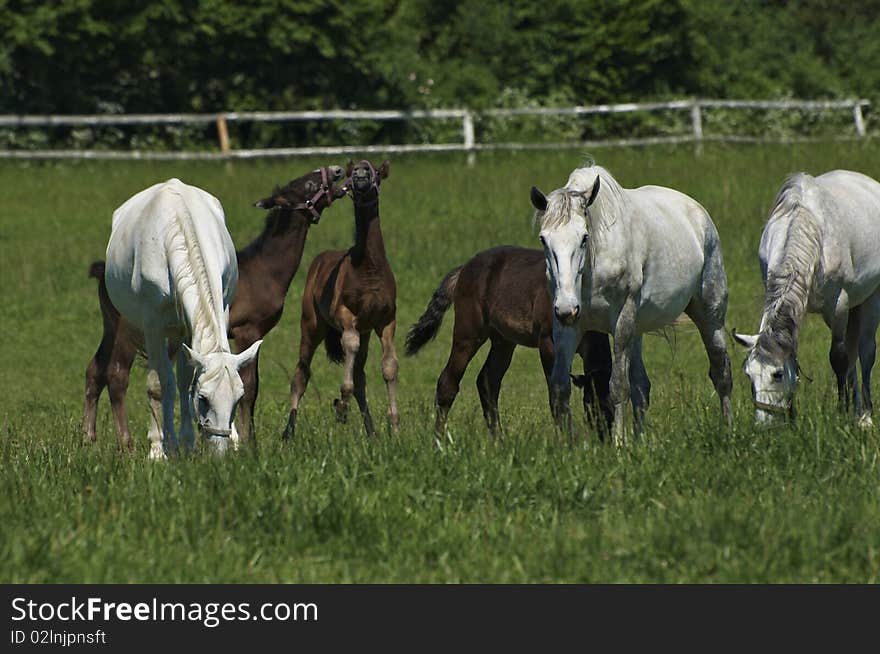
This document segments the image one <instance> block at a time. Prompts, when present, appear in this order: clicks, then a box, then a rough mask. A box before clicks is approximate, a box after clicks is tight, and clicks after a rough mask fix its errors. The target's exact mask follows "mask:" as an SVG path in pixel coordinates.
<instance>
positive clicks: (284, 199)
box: [254, 166, 346, 225]
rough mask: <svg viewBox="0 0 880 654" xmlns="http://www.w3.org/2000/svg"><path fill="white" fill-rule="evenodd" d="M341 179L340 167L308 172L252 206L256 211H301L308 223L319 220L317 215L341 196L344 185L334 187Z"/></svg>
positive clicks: (315, 222) (319, 215) (328, 167)
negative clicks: (307, 216) (277, 209)
mask: <svg viewBox="0 0 880 654" xmlns="http://www.w3.org/2000/svg"><path fill="white" fill-rule="evenodd" d="M341 179H342V167H341V166H325V167H323V168H318V169H317V170H314V171H312V172H311V173H310V174H308V175H303V176H302V177H300V178H298V179H295V180H293V181H292V182H288V184H287V185H286V186H282V187H278V188H276V189H275V190H274V191H273V192H272V195H270V196H268V197H265V198H263V199H262V200H258V201H257V202H255V203H254V206H255V207H257V208H259V209H274V208H275V207H280V208H281V209H291V210H294V211H296V210H301V211H305V212H307V213H308V214H309V218H310V220H311V222H312V224H315V225H317V224H318V221H320V220H321V212H322V211H323V210H324V209H326V208H327V207H329V206H330V204H331V203H332V202H333V201H334V200H337V199H339V198H341V197H342V196H344V195H345V192H346V188H345V187H344V186H340V187H337V186H336V182H338V181H340V180H341Z"/></svg>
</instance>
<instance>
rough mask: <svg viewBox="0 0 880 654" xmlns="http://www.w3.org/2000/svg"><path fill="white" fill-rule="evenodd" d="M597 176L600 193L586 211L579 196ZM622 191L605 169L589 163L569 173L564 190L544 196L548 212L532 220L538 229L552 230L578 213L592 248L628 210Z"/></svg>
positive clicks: (591, 186) (565, 223) (539, 213)
mask: <svg viewBox="0 0 880 654" xmlns="http://www.w3.org/2000/svg"><path fill="white" fill-rule="evenodd" d="M597 177H598V178H599V180H600V181H599V193H598V194H597V195H596V199H595V200H594V201H593V204H591V205H590V206H589V207H586V208H585V207H584V206H583V204H584V203H583V202H582V201H581V194H583V193H589V191H590V190H592V188H593V185H594V184H595V183H596V178H597ZM624 190H625V189H624V188H623V187H622V186H621V185H620V183H619V182H618V181H617V180H616V179H614V177H613V176H612V175H611V173H610V172H608V170H606V169H605V168H603V167H602V166H597V165H596V164H594V163H592V161H588V163H587V165H586V166H584V167H582V168H576V169H575V170H573V171H572V173H571V175H569V177H568V182H566V185H565V186H564V187H562V188H559V189H556V190H555V191H553V192H551V193H550V194H549V195H548V196H547V210H546V211H544V212H543V214H542V213H541V212H535V221H536V222H540V228H541V229H555V228H557V227H561V226H563V225H567V224H568V223H570V222H571V221H572V216H573V214H574V213H577V214H578V215H579V216H581V217H582V218H583V219H584V221H585V222H586V224H587V231H588V232H589V233H590V236H591V238H590V243H591V245H594V244H595V242H596V240H597V239H598V238H599V237H600V236H601V234H602V232H603V230H604V229H607V228H608V227H610V226H611V225H613V224H615V223H616V222H617V221H618V220H620V218H621V217H622V216H623V215H624V214H625V213H626V211H627V210H628V204H629V201H628V199H627V197H626V194H625V193H624ZM573 209H574V211H573Z"/></svg>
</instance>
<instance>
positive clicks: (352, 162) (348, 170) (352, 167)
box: [345, 159, 354, 177]
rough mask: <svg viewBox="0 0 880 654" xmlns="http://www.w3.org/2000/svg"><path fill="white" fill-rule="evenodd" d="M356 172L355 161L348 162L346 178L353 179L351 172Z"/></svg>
mask: <svg viewBox="0 0 880 654" xmlns="http://www.w3.org/2000/svg"><path fill="white" fill-rule="evenodd" d="M352 170H354V161H352V160H351V159H349V160H348V163H347V164H345V176H346V177H351V171H352Z"/></svg>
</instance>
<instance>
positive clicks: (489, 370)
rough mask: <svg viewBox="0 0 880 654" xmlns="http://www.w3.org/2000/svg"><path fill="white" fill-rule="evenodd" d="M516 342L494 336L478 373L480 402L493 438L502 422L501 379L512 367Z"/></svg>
mask: <svg viewBox="0 0 880 654" xmlns="http://www.w3.org/2000/svg"><path fill="white" fill-rule="evenodd" d="M515 349H516V343H512V342H511V341H507V340H505V339H504V338H503V337H501V336H495V337H493V338H492V346H491V348H490V349H489V356H488V357H486V362H485V363H484V364H483V367H482V368H481V369H480V374H479V375H477V392H478V393H479V394H480V404H482V405H483V417H484V418H485V419H486V426H487V427H488V428H489V434H490V435H491V436H492V438H495V437H497V436H499V435H500V432H501V424H500V421H499V418H498V396H499V395H500V394H501V380H502V379H504V374H505V373H506V372H507V369H508V368H509V367H510V361H511V359H513V351H514V350H515Z"/></svg>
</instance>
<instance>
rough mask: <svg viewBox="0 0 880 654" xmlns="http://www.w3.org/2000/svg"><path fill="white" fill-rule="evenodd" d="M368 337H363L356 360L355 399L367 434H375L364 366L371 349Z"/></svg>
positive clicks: (367, 335)
mask: <svg viewBox="0 0 880 654" xmlns="http://www.w3.org/2000/svg"><path fill="white" fill-rule="evenodd" d="M365 336H366V338H362V339H361V346H360V349H359V350H358V353H357V357H355V360H354V390H353V394H354V399H355V400H356V401H357V403H358V408H359V409H360V410H361V417H362V418H363V420H364V429H365V430H366V431H367V436H375V435H376V428H375V427H374V426H373V416H371V415H370V407H369V406H368V405H367V375H366V373H365V372H364V366H365V365H366V363H367V353H368V352H369V350H370V338H369V334H366V335H365Z"/></svg>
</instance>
